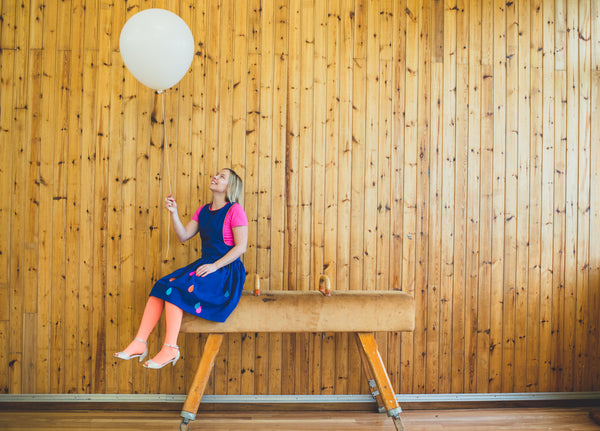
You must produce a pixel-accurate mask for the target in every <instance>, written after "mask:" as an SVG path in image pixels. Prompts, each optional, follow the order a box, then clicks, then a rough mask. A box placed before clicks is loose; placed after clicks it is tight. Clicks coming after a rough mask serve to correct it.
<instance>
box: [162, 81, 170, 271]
mask: <svg viewBox="0 0 600 431" xmlns="http://www.w3.org/2000/svg"><path fill="white" fill-rule="evenodd" d="M160 94H161V96H162V120H163V151H164V153H165V164H166V165H167V181H168V182H169V194H173V185H172V184H171V171H170V167H169V151H168V146H167V119H166V118H165V92H164V91H160ZM170 246H171V229H170V228H169V229H167V253H166V255H165V260H167V258H168V257H169V249H170Z"/></svg>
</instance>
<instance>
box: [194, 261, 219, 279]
mask: <svg viewBox="0 0 600 431" xmlns="http://www.w3.org/2000/svg"><path fill="white" fill-rule="evenodd" d="M217 269H219V268H217V265H215V264H214V263H207V264H204V265H201V266H199V267H198V269H197V270H196V275H197V276H198V277H204V276H207V275H208V274H211V273H213V272H215V271H216V270H217Z"/></svg>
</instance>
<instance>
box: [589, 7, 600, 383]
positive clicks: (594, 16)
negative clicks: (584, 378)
mask: <svg viewBox="0 0 600 431" xmlns="http://www.w3.org/2000/svg"><path fill="white" fill-rule="evenodd" d="M590 21H591V25H590V27H591V31H590V33H591V56H590V58H591V61H590V63H591V94H592V99H591V100H592V104H591V123H592V124H596V121H598V114H599V113H600V104H599V103H598V102H599V101H600V98H599V97H598V96H599V93H598V90H599V89H600V79H599V78H600V43H599V42H600V5H598V3H596V2H592V3H591V12H590ZM590 148H591V151H590V174H591V180H590V184H594V185H597V184H598V183H599V182H600V157H599V156H600V151H599V148H600V146H599V139H598V132H597V129H596V128H595V127H592V128H591V131H590ZM598 197H599V194H598V193H592V194H591V195H590V237H591V238H596V237H597V236H596V235H597V234H598V232H600V229H599V227H600V211H599V205H598ZM598 252H599V250H598V247H590V275H589V277H590V278H589V283H590V286H597V285H598V283H599V282H600V259H599V255H598ZM589 298H590V307H591V309H590V316H595V318H594V317H592V318H591V323H590V325H589V326H590V332H589V337H590V339H591V340H597V339H598V334H599V331H600V292H598V289H590V292H589ZM592 346H593V349H592V350H591V352H590V359H589V360H590V364H591V367H590V375H591V376H595V378H592V379H590V382H589V383H590V384H591V385H592V386H593V387H597V385H598V384H599V382H600V376H599V374H600V360H599V358H600V347H599V346H598V344H597V343H592Z"/></svg>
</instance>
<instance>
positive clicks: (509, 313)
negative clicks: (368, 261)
mask: <svg viewBox="0 0 600 431" xmlns="http://www.w3.org/2000/svg"><path fill="white" fill-rule="evenodd" d="M518 12H519V6H518V4H517V3H516V2H513V3H512V4H507V5H506V15H505V16H506V96H505V98H506V99H505V100H506V110H505V130H506V137H505V140H506V142H505V148H504V160H505V166H506V169H505V184H504V192H505V195H506V198H505V201H504V274H503V284H504V291H503V299H502V300H503V315H502V325H503V328H502V331H503V340H502V363H503V365H502V390H503V391H505V392H511V391H512V390H513V384H514V380H515V379H514V375H515V345H516V340H515V321H516V318H517V316H516V313H515V303H516V297H515V287H516V286H515V283H516V275H515V274H516V272H517V260H516V259H517V253H516V249H517V202H518V201H517V178H518V171H517V166H518V152H517V151H518V136H519V134H518V127H519V126H518V124H519V123H518V122H519V110H518V109H517V108H516V107H517V106H518V101H519V40H518V38H519V21H518Z"/></svg>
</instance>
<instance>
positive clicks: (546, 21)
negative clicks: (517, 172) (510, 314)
mask: <svg viewBox="0 0 600 431" xmlns="http://www.w3.org/2000/svg"><path fill="white" fill-rule="evenodd" d="M542 8H543V10H542V14H543V18H542V23H543V24H542V38H543V61H542V71H543V72H542V73H543V88H542V98H543V102H542V103H543V118H542V122H543V125H542V137H543V140H542V148H543V150H542V151H543V153H542V185H541V187H542V195H541V198H542V204H541V207H542V208H541V214H542V215H541V229H542V232H541V241H542V244H551V243H552V239H553V230H554V228H555V226H554V223H553V217H554V214H553V212H554V211H553V209H554V195H553V192H554V124H555V117H554V109H555V104H556V99H555V98H554V91H555V90H554V30H555V26H554V13H555V8H554V4H553V3H549V2H546V3H544V4H543V5H542ZM552 273H553V268H552V248H551V247H542V249H541V279H540V357H539V386H538V389H539V390H540V391H548V390H550V376H551V375H552V371H551V356H550V353H551V340H552Z"/></svg>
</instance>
